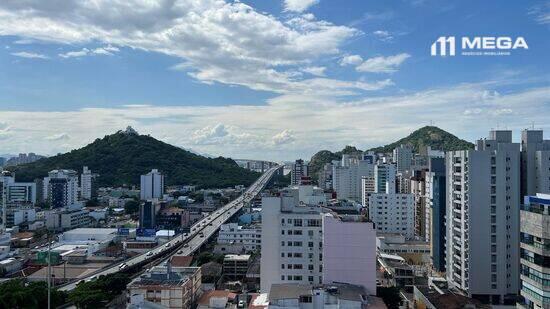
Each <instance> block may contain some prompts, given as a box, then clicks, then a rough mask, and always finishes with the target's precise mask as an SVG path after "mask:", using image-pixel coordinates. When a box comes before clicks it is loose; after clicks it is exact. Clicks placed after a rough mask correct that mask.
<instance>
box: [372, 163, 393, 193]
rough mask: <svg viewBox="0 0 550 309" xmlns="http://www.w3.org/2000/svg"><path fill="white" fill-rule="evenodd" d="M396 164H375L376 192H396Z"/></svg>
mask: <svg viewBox="0 0 550 309" xmlns="http://www.w3.org/2000/svg"><path fill="white" fill-rule="evenodd" d="M395 173H396V167H395V165H394V164H388V163H379V164H376V165H375V166H374V185H375V189H376V193H395V192H396V191H395Z"/></svg>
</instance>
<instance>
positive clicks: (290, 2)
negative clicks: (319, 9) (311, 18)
mask: <svg viewBox="0 0 550 309" xmlns="http://www.w3.org/2000/svg"><path fill="white" fill-rule="evenodd" d="M284 1H285V11H292V12H300V13H301V12H303V11H305V10H307V9H308V8H310V7H311V6H312V5H315V4H317V3H319V0H284Z"/></svg>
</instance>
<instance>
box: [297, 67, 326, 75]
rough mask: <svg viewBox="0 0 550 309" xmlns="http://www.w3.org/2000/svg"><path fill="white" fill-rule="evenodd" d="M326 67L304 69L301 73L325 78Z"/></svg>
mask: <svg viewBox="0 0 550 309" xmlns="http://www.w3.org/2000/svg"><path fill="white" fill-rule="evenodd" d="M326 69H327V68H326V67H306V68H303V69H302V71H303V72H306V73H309V74H311V75H315V76H325V70H326Z"/></svg>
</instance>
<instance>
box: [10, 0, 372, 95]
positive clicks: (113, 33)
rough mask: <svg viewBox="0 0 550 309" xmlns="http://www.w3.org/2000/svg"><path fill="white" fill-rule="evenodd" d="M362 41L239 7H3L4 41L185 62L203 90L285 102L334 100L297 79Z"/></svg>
mask: <svg viewBox="0 0 550 309" xmlns="http://www.w3.org/2000/svg"><path fill="white" fill-rule="evenodd" d="M314 2H316V1H313V2H312V1H289V5H291V6H290V7H291V8H292V9H293V10H298V9H301V8H304V9H305V8H306V7H309V6H310V5H313V4H314ZM298 3H301V6H300V5H299V4H298ZM306 4H307V5H306ZM290 7H289V8H290ZM120 12H124V14H121V13H120ZM359 33H361V32H360V31H359V30H357V29H354V28H352V27H349V26H343V25H335V24H333V23H330V22H328V21H324V20H317V19H316V18H315V16H313V15H312V14H301V15H296V16H292V17H291V18H290V19H288V20H281V19H278V18H277V17H275V16H273V15H269V14H266V13H261V12H258V11H256V10H255V9H254V8H253V7H251V6H249V5H247V4H244V3H242V2H238V1H235V2H225V1H220V0H204V1H192V0H174V1H149V0H128V1H110V0H97V1H94V5H90V3H89V2H85V1H84V2H83V1H76V0H72V1H63V3H61V2H47V1H46V2H44V1H42V0H28V1H25V2H24V3H23V2H20V1H12V0H9V1H1V2H0V35H14V36H19V37H21V38H22V39H33V40H40V41H47V42H54V43H61V44H71V45H73V46H76V45H79V44H80V45H86V44H92V43H94V44H97V43H100V44H107V45H109V44H110V45H111V46H117V47H116V48H120V47H130V48H136V49H140V50H145V51H151V52H158V53H162V54H165V55H169V56H173V57H176V58H179V59H181V63H182V64H181V65H178V66H176V67H174V69H181V70H184V71H185V72H186V73H187V74H189V75H190V76H191V77H192V78H195V79H197V80H198V81H200V82H203V83H207V84H213V83H222V84H227V85H239V86H244V87H248V88H250V89H253V90H263V91H270V92H274V93H279V94H296V93H304V92H315V91H317V90H319V91H321V92H323V93H325V95H329V91H328V90H326V89H312V88H310V86H311V85H312V84H315V83H316V81H312V80H310V79H309V77H297V76H296V74H295V73H296V71H297V70H298V69H299V68H301V67H303V66H304V65H310V64H311V63H313V62H315V61H318V60H320V59H325V58H329V59H330V58H332V57H334V56H335V55H340V54H341V53H342V51H341V50H340V48H341V46H342V45H343V43H345V42H346V41H347V40H348V39H350V38H352V37H354V36H356V35H358V34H359ZM116 51H117V50H115V49H114V48H112V49H107V48H105V47H103V48H99V49H96V50H91V49H89V48H82V49H80V50H74V51H68V52H64V53H62V54H60V55H59V56H60V57H65V58H70V57H83V56H86V55H90V54H109V53H114V52H116ZM335 82H336V83H337V84H340V85H345V88H347V89H339V90H341V91H336V92H334V93H335V94H334V95H339V94H341V93H345V94H348V93H349V92H350V90H351V89H349V88H350V87H349V85H359V86H361V84H360V83H356V82H344V83H340V82H343V81H340V80H335ZM374 82H376V81H374ZM364 88H365V87H359V88H356V89H354V91H364Z"/></svg>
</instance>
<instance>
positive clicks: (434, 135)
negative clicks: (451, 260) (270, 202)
mask: <svg viewBox="0 0 550 309" xmlns="http://www.w3.org/2000/svg"><path fill="white" fill-rule="evenodd" d="M401 144H410V145H412V146H413V148H414V150H415V151H418V149H419V148H420V147H422V146H430V147H432V148H433V149H438V150H444V151H451V150H461V149H471V148H473V147H474V144H472V143H470V142H467V141H465V140H462V139H460V138H458V137H456V136H454V135H453V134H451V133H449V132H447V131H445V130H442V129H440V128H438V127H434V126H425V127H422V128H420V129H418V130H416V131H414V132H412V133H411V134H409V136H407V137H404V138H402V139H400V140H398V141H396V142H393V143H391V144H388V145H386V146H380V147H376V148H371V149H368V150H370V151H374V152H376V153H388V152H392V151H393V149H394V148H396V147H398V146H399V145H401ZM361 152H362V151H361V150H359V149H357V148H355V147H353V146H346V147H345V148H344V149H342V150H341V151H337V152H331V151H329V150H321V151H319V152H317V153H316V154H314V155H313V156H312V157H311V160H310V163H309V170H310V172H311V175H312V177H313V178H314V179H316V178H317V173H318V172H319V171H320V170H321V169H322V168H323V166H324V165H325V164H326V163H330V162H331V161H332V160H340V159H341V158H342V154H350V155H359V154H361Z"/></svg>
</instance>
